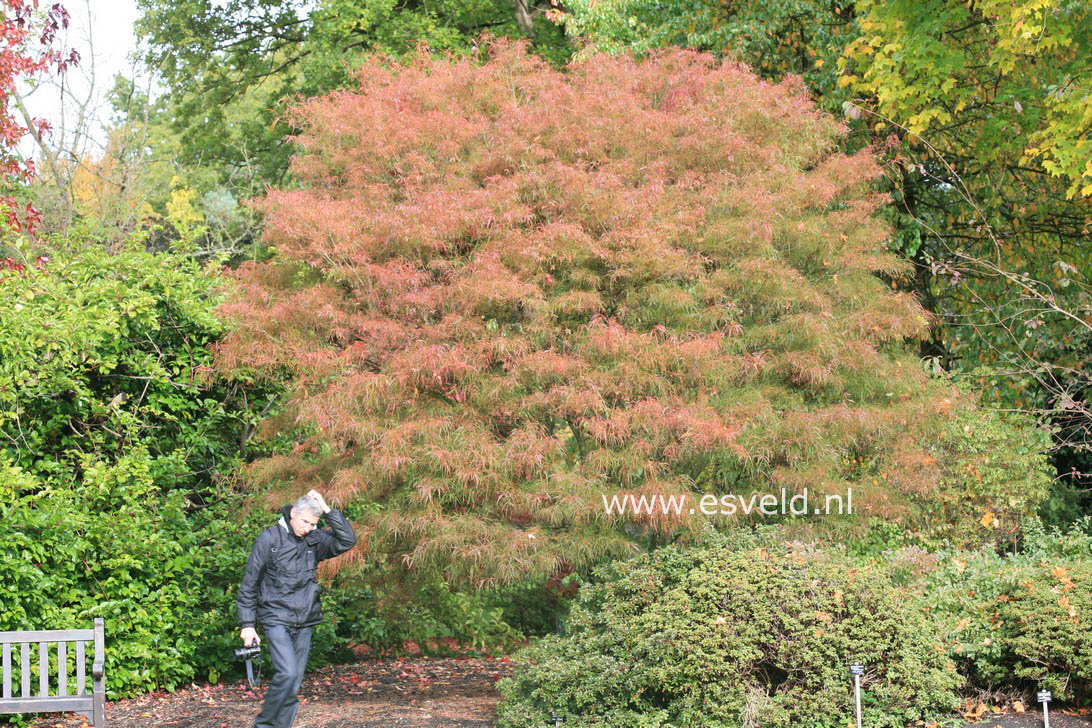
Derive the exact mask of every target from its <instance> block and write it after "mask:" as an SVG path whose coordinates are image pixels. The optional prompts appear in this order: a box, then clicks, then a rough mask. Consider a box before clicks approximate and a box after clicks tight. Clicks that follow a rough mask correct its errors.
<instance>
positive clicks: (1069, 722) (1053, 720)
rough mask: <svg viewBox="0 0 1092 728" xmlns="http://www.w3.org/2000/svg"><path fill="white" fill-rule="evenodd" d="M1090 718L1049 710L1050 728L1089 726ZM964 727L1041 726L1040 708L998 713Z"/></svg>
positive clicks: (1023, 727) (1035, 727)
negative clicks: (1031, 710)
mask: <svg viewBox="0 0 1092 728" xmlns="http://www.w3.org/2000/svg"><path fill="white" fill-rule="evenodd" d="M1089 726H1092V720H1089V719H1088V718H1086V717H1083V716H1079V715H1072V714H1069V713H1063V712H1060V711H1053V710H1052V711H1050V728H1089ZM966 728H1043V711H1042V709H1039V710H1035V711H1033V712H1026V713H1013V714H1009V715H999V716H995V717H993V718H990V719H988V720H983V721H981V722H979V723H970V724H968V725H967V726H966Z"/></svg>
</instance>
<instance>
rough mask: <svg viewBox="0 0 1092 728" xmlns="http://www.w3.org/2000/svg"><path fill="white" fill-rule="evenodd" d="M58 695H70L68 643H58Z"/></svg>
mask: <svg viewBox="0 0 1092 728" xmlns="http://www.w3.org/2000/svg"><path fill="white" fill-rule="evenodd" d="M57 695H60V696H61V697H62V698H63V697H64V696H65V695H68V643H67V642H58V643H57Z"/></svg>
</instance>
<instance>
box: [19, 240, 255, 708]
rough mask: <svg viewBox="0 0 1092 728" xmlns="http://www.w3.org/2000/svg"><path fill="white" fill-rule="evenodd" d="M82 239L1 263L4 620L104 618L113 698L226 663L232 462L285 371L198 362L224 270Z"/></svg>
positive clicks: (25, 247) (236, 566) (211, 333)
mask: <svg viewBox="0 0 1092 728" xmlns="http://www.w3.org/2000/svg"><path fill="white" fill-rule="evenodd" d="M85 243H86V246H85V247H83V248H82V249H79V248H77V247H76V246H75V245H74V244H70V245H69V246H68V247H64V248H61V249H53V250H49V251H46V250H44V249H40V250H36V251H34V253H33V254H32V253H31V252H30V251H31V248H30V243H29V242H28V241H25V240H18V239H9V240H8V245H9V247H10V248H11V249H12V250H13V251H15V253H16V254H17V255H21V256H25V257H26V259H27V260H28V265H26V266H25V267H24V268H23V269H22V270H5V271H4V272H3V273H0V298H3V300H5V301H6V302H8V305H5V306H4V307H3V308H2V310H0V404H2V408H0V436H2V437H0V495H2V496H3V497H2V498H0V545H2V546H0V550H2V552H3V553H5V554H12V555H14V556H15V557H14V558H10V559H5V560H4V561H3V563H2V564H0V579H2V580H3V582H4V583H5V584H8V585H10V586H11V588H10V590H8V591H6V592H5V597H4V599H3V601H2V603H0V629H33V628H39V629H43V628H69V627H75V626H86V625H89V624H90V622H91V619H92V618H94V617H97V616H101V617H104V618H105V620H106V629H107V634H108V635H109V640H110V649H109V650H108V652H107V657H108V659H107V670H108V675H109V677H108V685H107V687H108V690H109V692H110V694H111V695H112V696H114V697H117V696H123V695H134V694H138V693H140V692H146V691H148V690H153V689H168V690H169V689H173V688H175V687H177V686H179V685H181V684H184V683H186V682H188V681H190V680H192V679H194V678H195V677H198V676H205V675H206V674H209V673H213V672H221V673H222V672H225V671H226V670H227V669H228V665H227V664H226V663H227V658H228V655H230V652H229V651H228V649H227V645H228V643H227V641H226V640H227V638H228V637H230V636H232V633H234V632H235V631H236V628H235V624H234V614H233V609H232V607H233V605H232V604H230V602H233V601H234V592H235V588H236V585H237V581H238V579H239V575H240V574H241V573H242V568H243V564H244V562H245V558H246V554H247V553H248V552H249V545H250V539H251V538H252V536H248V535H247V534H246V532H245V531H240V530H239V519H238V516H237V510H236V509H233V508H232V507H229V506H228V504H229V503H230V504H231V505H232V506H237V502H238V498H235V497H232V496H230V493H228V492H226V491H225V490H224V488H223V486H222V485H221V484H220V480H221V479H220V477H219V476H222V475H226V474H227V473H228V472H230V471H231V469H232V468H233V467H234V466H235V465H236V464H237V463H238V462H239V460H240V457H241V453H240V444H241V443H242V442H244V441H245V439H246V438H245V435H247V434H249V432H250V430H251V428H252V427H253V424H254V422H255V420H256V413H254V412H253V411H252V410H251V409H250V407H251V406H260V407H264V406H266V405H271V403H272V402H273V400H274V397H275V395H276V387H275V386H274V385H271V384H269V383H258V384H255V383H253V382H250V381H248V380H247V378H246V375H245V373H242V372H241V373H240V374H241V376H240V377H239V378H237V379H235V380H224V379H218V380H215V381H210V380H209V379H208V378H207V377H206V376H205V374H204V373H203V371H202V370H203V368H204V367H206V366H207V364H208V362H209V359H210V357H211V353H210V351H209V346H210V344H211V343H212V342H213V341H215V340H216V339H217V338H218V337H219V336H220V334H221V333H222V331H223V326H222V324H221V323H220V321H219V319H218V318H217V317H216V315H215V313H214V310H215V307H216V305H217V303H218V302H219V300H220V299H219V293H218V291H217V280H216V276H215V275H213V274H211V273H208V272H204V271H202V270H201V269H200V268H199V267H198V266H197V265H196V264H194V263H193V262H192V260H189V259H188V258H184V257H181V256H171V255H154V254H150V253H146V252H143V251H139V250H125V251H122V252H120V253H118V254H117V255H114V256H107V255H104V254H103V252H102V250H101V248H99V247H98V246H97V245H96V244H95V242H94V241H85ZM35 254H40V255H38V257H37V258H36V260H37V264H36V263H35V262H34V260H35V257H34V255H35Z"/></svg>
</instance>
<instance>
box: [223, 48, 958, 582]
mask: <svg viewBox="0 0 1092 728" xmlns="http://www.w3.org/2000/svg"><path fill="white" fill-rule="evenodd" d="M485 52H487V53H488V59H485V60H484V61H483V62H481V63H475V62H472V61H470V60H460V61H449V60H436V59H432V58H428V57H421V58H419V59H418V60H417V61H416V62H415V63H413V64H412V65H411V66H409V67H398V66H396V65H394V64H388V63H385V62H384V61H383V60H381V59H376V60H373V61H371V62H369V63H367V64H366V65H364V66H363V67H362V68H361V69H360V70H359V72H358V78H359V83H360V87H359V89H358V90H356V91H345V92H338V93H334V94H330V95H328V96H325V97H321V98H317V99H312V100H310V101H307V102H305V103H302V104H301V105H299V106H298V107H297V108H296V109H295V121H296V123H297V124H298V125H299V126H300V127H301V128H302V129H304V132H303V133H302V134H301V135H300V136H299V137H298V138H297V142H298V143H299V144H300V145H301V147H302V152H301V153H300V154H299V155H297V157H296V158H295V160H294V162H293V171H294V172H295V174H296V175H298V176H299V178H300V179H301V180H302V181H303V185H302V188H300V189H280V190H270V191H269V193H268V194H267V196H266V197H265V198H264V199H263V200H261V201H260V202H259V203H258V204H259V206H260V208H261V209H262V211H263V212H264V213H265V214H266V220H267V230H266V241H267V242H269V243H270V244H272V245H273V246H275V248H276V250H277V251H278V253H279V258H278V260H277V261H275V262H272V263H264V264H258V265H248V266H245V267H243V268H242V269H240V270H239V271H238V274H237V281H238V296H237V297H236V299H235V301H234V302H233V303H231V304H230V305H228V306H227V307H226V311H227V313H228V314H230V315H231V316H232V317H233V318H234V319H236V320H237V322H238V329H237V331H236V332H235V333H234V334H233V335H232V336H230V337H229V338H228V339H227V340H226V341H225V342H224V343H223V345H222V347H221V348H220V350H219V362H220V365H221V366H222V367H223V368H224V369H226V370H231V369H235V368H238V367H244V366H245V367H255V368H258V369H269V370H274V369H277V368H280V367H285V368H287V369H288V370H289V371H291V372H293V373H294V374H295V375H296V376H297V386H296V389H295V397H294V399H293V412H294V413H295V414H296V416H297V417H298V421H299V422H301V423H306V424H310V425H313V426H314V428H315V431H316V434H315V435H314V438H313V442H310V443H305V444H304V445H303V446H302V447H301V448H299V452H298V453H297V454H293V455H290V456H289V455H286V456H281V457H277V458H272V459H268V460H265V461H262V462H259V463H256V464H255V465H254V466H253V468H252V469H251V471H250V475H251V477H252V479H253V480H254V481H255V482H256V483H257V484H259V485H260V484H267V483H268V484H274V485H278V487H279V492H278V493H277V495H278V496H283V495H285V491H289V490H290V491H293V492H294V491H302V490H305V489H307V488H308V487H311V486H317V487H322V488H326V489H328V490H329V492H330V494H331V496H332V497H333V498H334V499H335V500H341V501H349V500H353V499H359V500H360V501H367V502H376V503H379V504H382V508H378V509H369V510H367V512H368V513H371V514H373V515H370V516H368V517H367V518H366V522H364V523H360V524H359V525H360V526H361V527H362V529H363V530H364V531H366V533H367V534H368V537H369V539H368V543H369V548H370V549H371V552H372V553H373V554H377V553H381V552H386V553H392V554H395V555H398V556H400V557H401V558H402V561H403V563H405V564H406V565H409V566H413V567H422V566H428V567H435V568H440V569H443V570H444V571H445V573H446V574H447V575H448V576H449V577H452V578H457V579H465V580H467V581H469V582H471V583H482V582H484V581H488V580H491V579H494V578H502V579H503V578H511V577H515V576H518V575H524V574H535V575H539V576H550V575H551V574H555V573H557V572H559V571H563V570H565V569H568V568H572V567H576V568H582V567H585V566H587V565H588V564H590V563H592V562H594V561H597V560H599V559H601V558H603V557H605V556H610V555H614V556H620V555H624V554H627V553H630V552H631V551H632V550H633V549H634V548H635V541H634V537H635V536H641V535H646V536H647V535H648V534H650V533H651V534H655V535H657V536H659V537H666V536H668V535H670V534H673V533H674V532H675V531H676V530H678V529H692V528H695V527H697V526H699V525H700V523H701V521H702V519H701V517H700V515H699V516H695V517H689V516H687V514H683V515H682V516H681V517H680V516H675V515H667V516H660V515H653V516H641V517H637V516H634V517H625V518H622V517H618V516H613V517H607V515H606V514H605V513H604V508H603V502H602V498H601V496H602V495H604V494H608V495H609V494H615V493H622V492H629V493H645V494H652V493H667V494H670V493H695V492H698V493H702V492H713V493H726V492H727V493H748V492H750V491H753V490H757V491H759V492H774V491H775V489H776V488H780V487H782V486H785V487H787V488H789V489H790V490H794V489H799V488H802V487H805V486H810V488H811V490H812V492H815V491H819V492H824V493H825V492H843V491H844V489H845V487H847V486H853V487H854V488H855V494H854V505H855V507H856V508H857V509H858V513H870V512H871V513H879V514H883V515H888V516H893V517H894V516H900V515H906V514H910V513H912V512H913V511H912V508H909V507H908V506H912V504H913V501H914V499H915V498H921V497H929V494H928V493H924V495H923V494H922V491H923V489H922V487H921V484H922V483H924V482H925V481H928V479H929V478H934V480H935V474H936V471H937V469H938V468H939V467H940V466H939V465H937V464H936V463H935V462H934V463H933V464H932V465H931V467H932V474H930V473H928V472H924V471H926V470H929V467H930V466H927V465H923V463H924V462H925V460H923V458H920V457H919V458H915V457H912V456H911V455H910V453H909V452H908V451H917V452H921V450H920V447H919V446H918V445H916V444H915V443H917V442H919V441H921V439H922V435H923V433H925V432H928V428H929V426H930V425H929V424H928V423H930V422H933V421H935V420H936V418H937V417H938V416H943V413H940V410H939V409H938V405H937V402H938V401H939V398H940V397H942V396H952V395H951V393H950V392H947V393H943V392H941V391H940V390H939V389H938V387H936V386H934V385H932V384H930V383H929V382H928V380H927V378H926V377H925V375H924V374H923V372H922V369H921V367H920V366H919V365H918V364H917V362H916V361H915V360H914V359H913V357H912V356H911V355H908V354H904V353H902V349H901V348H900V347H901V344H902V342H903V340H905V339H907V338H910V337H916V336H919V335H921V334H923V333H924V332H925V331H926V329H927V327H928V321H927V318H926V315H925V314H924V312H923V310H922V309H921V307H920V306H919V305H918V304H917V302H916V301H915V300H913V299H912V298H910V297H908V296H905V295H901V294H897V293H896V292H894V291H893V290H891V287H890V285H889V284H888V283H886V282H885V281H884V280H882V278H881V277H880V276H878V275H877V273H880V274H882V276H886V277H888V278H890V277H894V276H898V275H901V274H902V273H903V265H902V264H901V263H900V262H899V260H897V259H896V258H895V257H894V256H892V255H890V254H888V253H886V252H885V246H884V240H885V237H886V235H887V231H886V230H885V229H884V227H883V226H882V225H881V223H880V222H878V221H877V220H876V219H875V218H874V217H873V212H874V211H875V209H876V207H877V206H878V205H880V204H882V202H883V200H882V199H880V198H878V197H876V196H874V195H869V194H868V192H867V190H868V183H869V181H870V180H871V179H873V178H874V177H875V176H876V175H877V174H878V169H877V167H876V164H875V162H874V161H873V159H872V157H871V156H870V155H869V154H867V153H860V154H857V155H855V156H844V155H842V154H839V153H836V152H835V150H836V148H837V140H838V138H839V135H840V134H842V133H843V130H842V128H841V127H840V126H839V124H838V123H837V122H836V121H835V120H833V119H831V118H830V117H827V116H824V115H822V114H820V113H819V112H818V111H817V110H816V109H815V107H814V106H813V105H812V103H811V102H810V101H809V100H808V98H807V95H806V94H805V92H804V89H803V87H802V86H801V84H800V82H799V81H798V80H795V79H792V78H790V79H789V80H787V81H785V82H784V83H781V84H779V85H771V84H769V83H767V82H765V81H762V80H760V79H759V78H757V77H756V76H755V75H754V74H752V73H751V72H750V71H748V70H747V69H745V68H743V67H741V66H738V65H735V64H733V63H719V62H715V61H714V60H712V59H711V58H710V57H708V56H703V55H698V54H695V53H692V52H685V51H676V52H672V53H666V54H664V55H660V56H657V57H654V58H653V59H651V60H648V61H646V62H642V63H636V62H634V61H633V60H630V59H626V58H608V57H602V56H597V57H594V58H592V59H590V60H588V61H586V62H583V63H581V64H580V65H577V66H575V67H572V68H571V69H569V70H568V71H567V72H564V73H562V72H558V71H554V70H552V69H550V68H549V67H547V66H546V65H544V64H543V63H541V62H540V61H538V60H536V59H535V58H534V57H532V56H530V55H528V54H527V53H526V52H525V49H524V48H523V47H522V46H521V45H518V44H508V43H503V42H496V43H492V44H488V50H487V51H485ZM960 407H966V405H965V404H959V405H957V409H958V408H960ZM895 443H899V448H898V457H895V458H889V457H887V456H885V455H884V453H886V452H888V451H891V450H894V449H895V448H894V447H893V445H894V444H895ZM308 450H311V451H316V452H319V454H318V455H317V456H311V455H308V454H307V453H308ZM866 461H868V462H870V463H872V472H883V477H872V476H871V475H869V474H866V473H864V472H863V465H862V464H863V463H865V462H866ZM903 469H905V472H903ZM889 484H896V485H897V487H895V486H892V485H889ZM924 490H928V488H925V489H924ZM692 497H693V498H694V501H693V502H694V504H695V505H696V502H697V495H694V496H692ZM972 507H973V506H972Z"/></svg>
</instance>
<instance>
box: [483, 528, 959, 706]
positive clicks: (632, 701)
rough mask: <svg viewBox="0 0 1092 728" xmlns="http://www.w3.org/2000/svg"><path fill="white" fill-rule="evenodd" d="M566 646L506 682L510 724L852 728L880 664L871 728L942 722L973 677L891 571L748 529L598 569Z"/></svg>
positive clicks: (540, 651)
mask: <svg viewBox="0 0 1092 728" xmlns="http://www.w3.org/2000/svg"><path fill="white" fill-rule="evenodd" d="M597 578H598V579H599V580H600V583H597V584H594V585H592V586H588V587H585V588H584V589H583V590H582V591H581V593H580V596H579V598H578V601H577V604H576V606H575V607H574V609H573V612H572V616H571V619H570V621H569V625H568V634H567V635H566V636H564V637H550V638H546V639H543V640H541V641H540V642H539V643H537V644H536V645H534V646H532V647H530V648H528V649H527V650H526V651H525V652H523V653H521V655H520V658H519V660H520V662H521V667H520V669H518V670H517V673H516V675H515V676H514V677H513V678H511V679H509V680H505V681H503V682H501V683H499V689H500V691H501V693H502V695H503V696H504V700H503V702H502V703H501V705H500V707H499V712H498V725H501V726H539V725H544V724H547V723H548V722H549V720H550V717H551V714H552V713H556V714H557V715H559V716H560V717H561V718H562V720H563V721H564V722H565V724H566V725H567V724H570V723H573V724H579V725H610V726H669V725H706V724H710V723H715V724H717V725H722V726H729V727H733V726H754V725H763V726H809V727H814V726H822V727H824V728H825V727H827V726H842V725H845V724H846V723H847V722H848V721H850V720H851V718H852V714H853V703H852V692H851V691H850V690H849V689H848V687H847V686H848V684H849V683H848V681H847V673H846V666H847V665H848V664H849V663H851V662H861V663H862V664H864V665H866V667H867V672H866V674H865V676H864V678H863V681H862V682H863V686H864V689H865V691H866V694H867V695H868V696H869V701H870V706H869V715H870V716H871V717H870V721H872V722H871V723H870V725H876V726H890V727H891V728H894V727H895V726H899V727H901V726H904V725H907V724H909V723H911V722H913V721H921V720H925V721H929V720H936V719H938V718H943V717H945V715H946V714H947V713H949V711H951V710H952V708H954V707H955V705H956V704H957V702H958V697H957V694H956V690H957V688H958V687H959V686H960V684H961V682H962V678H961V677H960V676H959V675H958V674H957V673H956V670H955V665H954V664H953V663H952V662H951V661H950V660H949V659H948V658H947V656H946V655H944V654H943V653H942V651H941V650H938V649H937V648H938V646H939V644H940V637H939V635H938V633H937V631H936V629H935V628H934V627H933V625H932V624H931V623H930V621H929V619H928V618H927V617H926V616H925V615H924V614H923V613H922V612H921V610H920V608H919V603H918V602H917V600H916V599H915V598H914V597H913V595H912V594H909V593H908V592H906V591H904V590H899V589H897V588H895V587H894V586H893V585H892V584H891V583H890V581H889V578H888V576H887V574H886V572H885V571H884V570H883V569H882V568H881V567H878V566H873V565H858V566H856V567H854V566H853V565H852V564H850V563H847V560H846V559H845V558H844V557H839V556H838V555H837V554H836V553H831V554H826V553H823V552H819V551H815V550H813V549H810V548H807V547H803V546H799V545H796V546H793V545H776V542H775V540H773V539H765V538H762V537H755V536H748V535H742V534H738V535H736V536H734V537H733V538H732V539H730V540H729V539H724V538H722V537H713V536H711V537H710V540H709V541H708V542H706V543H704V544H703V545H701V546H699V547H696V548H692V549H689V550H685V549H678V548H676V547H674V546H671V547H666V548H664V549H660V550H658V551H656V552H654V553H652V554H650V555H646V556H643V557H641V558H639V559H638V560H636V561H631V562H620V563H615V564H613V565H611V566H609V567H606V568H603V569H601V570H599V571H598V572H597Z"/></svg>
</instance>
